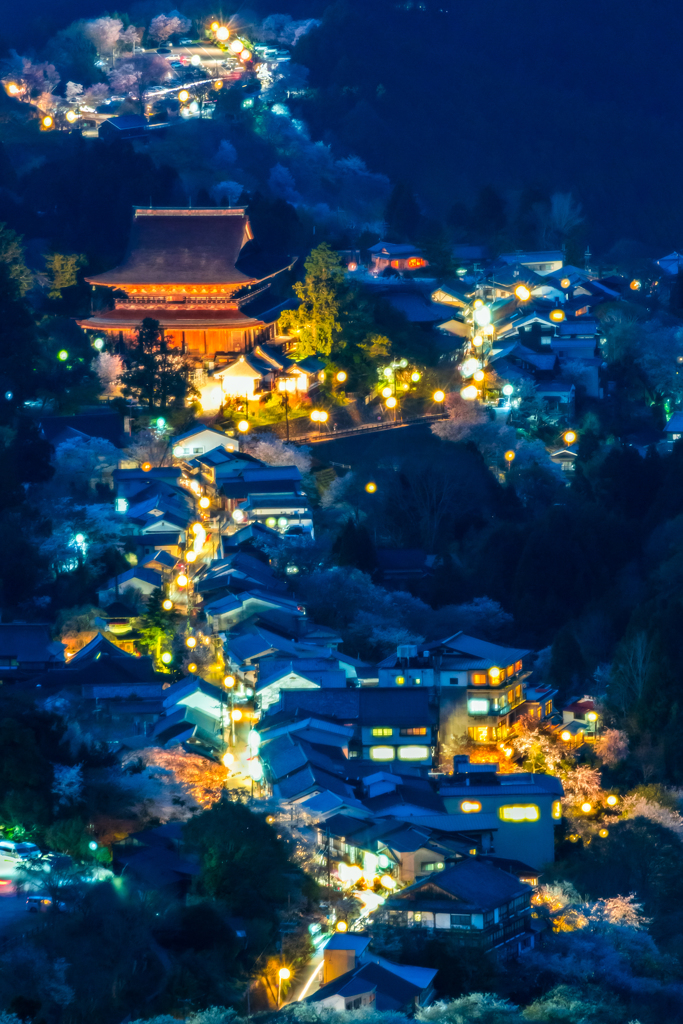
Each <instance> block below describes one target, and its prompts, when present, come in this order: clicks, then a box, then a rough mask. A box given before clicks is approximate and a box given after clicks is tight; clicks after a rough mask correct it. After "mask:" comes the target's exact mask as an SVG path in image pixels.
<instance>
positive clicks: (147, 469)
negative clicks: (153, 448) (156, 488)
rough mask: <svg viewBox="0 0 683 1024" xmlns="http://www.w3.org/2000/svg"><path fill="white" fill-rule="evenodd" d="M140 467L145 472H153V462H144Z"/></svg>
mask: <svg viewBox="0 0 683 1024" xmlns="http://www.w3.org/2000/svg"><path fill="white" fill-rule="evenodd" d="M140 469H141V470H142V472H143V473H151V472H152V463H151V462H143V463H142V465H141V466H140Z"/></svg>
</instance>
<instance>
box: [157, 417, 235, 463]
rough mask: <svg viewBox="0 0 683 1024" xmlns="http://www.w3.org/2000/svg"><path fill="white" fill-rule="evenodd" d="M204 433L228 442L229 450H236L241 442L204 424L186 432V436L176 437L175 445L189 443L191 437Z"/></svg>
mask: <svg viewBox="0 0 683 1024" xmlns="http://www.w3.org/2000/svg"><path fill="white" fill-rule="evenodd" d="M204 433H209V434H213V435H214V436H215V437H217V438H220V440H221V441H225V442H226V444H227V445H228V447H229V448H230V447H232V448H234V447H235V446H236V445H238V444H239V442H238V441H237V440H236V439H235V438H234V437H228V435H227V434H224V433H223V431H222V430H216V428H215V427H206V426H204V424H203V423H197V424H196V425H195V426H194V427H192V428H191V429H190V430H186V431H185V433H184V434H179V435H178V436H177V437H174V438H173V444H174V445H177V444H180V442H181V441H187V440H188V438H190V437H196V436H197V434H204ZM178 472H180V471H178Z"/></svg>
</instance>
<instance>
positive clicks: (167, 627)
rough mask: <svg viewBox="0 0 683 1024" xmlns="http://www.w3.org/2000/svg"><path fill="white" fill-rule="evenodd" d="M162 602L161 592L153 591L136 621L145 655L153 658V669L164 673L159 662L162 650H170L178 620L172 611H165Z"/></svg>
mask: <svg viewBox="0 0 683 1024" xmlns="http://www.w3.org/2000/svg"><path fill="white" fill-rule="evenodd" d="M163 602H164V595H163V593H162V591H161V590H153V591H152V593H151V594H150V595H149V598H148V600H147V607H146V609H145V613H144V615H141V616H140V618H139V619H138V620H137V628H138V632H139V633H140V642H141V644H142V646H143V647H144V648H145V650H146V651H147V653H148V654H151V655H152V656H153V657H154V662H155V667H156V668H157V669H158V670H160V671H164V664H163V662H162V660H161V655H162V653H163V650H162V648H163V649H166V650H168V649H170V647H171V645H172V643H173V635H174V633H175V629H176V625H177V623H178V621H179V618H180V617H179V616H178V614H177V612H174V611H173V609H171V610H170V611H166V609H165V608H164V607H163Z"/></svg>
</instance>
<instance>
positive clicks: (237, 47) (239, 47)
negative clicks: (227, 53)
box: [230, 39, 244, 53]
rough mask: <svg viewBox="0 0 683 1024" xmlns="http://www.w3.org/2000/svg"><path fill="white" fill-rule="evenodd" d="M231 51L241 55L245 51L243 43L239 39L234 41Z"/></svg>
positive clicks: (231, 44)
mask: <svg viewBox="0 0 683 1024" xmlns="http://www.w3.org/2000/svg"><path fill="white" fill-rule="evenodd" d="M230 49H231V50H232V52H233V53H241V52H242V50H243V49H244V43H241V42H240V41H239V39H233V41H232V42H231V43H230Z"/></svg>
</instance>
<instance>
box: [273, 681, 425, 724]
mask: <svg viewBox="0 0 683 1024" xmlns="http://www.w3.org/2000/svg"><path fill="white" fill-rule="evenodd" d="M280 702H281V707H282V710H283V711H284V712H289V713H290V714H291V713H292V712H293V711H294V710H296V709H299V710H300V711H308V712H313V713H317V714H321V715H326V716H328V717H330V718H336V719H338V720H339V721H342V722H357V723H358V724H359V725H369V726H377V727H379V726H392V727H393V728H396V729H398V728H404V727H405V728H409V727H411V726H422V725H431V724H432V723H433V722H434V718H435V712H434V710H433V708H432V707H431V705H430V703H429V693H428V692H427V691H426V690H419V689H410V690H405V691H401V692H400V693H398V692H397V690H396V688H395V687H372V688H368V689H357V690H356V689H354V690H346V689H344V690H341V689H340V690H337V689H329V690H328V689H321V690H283V691H282V692H281V694H280Z"/></svg>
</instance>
